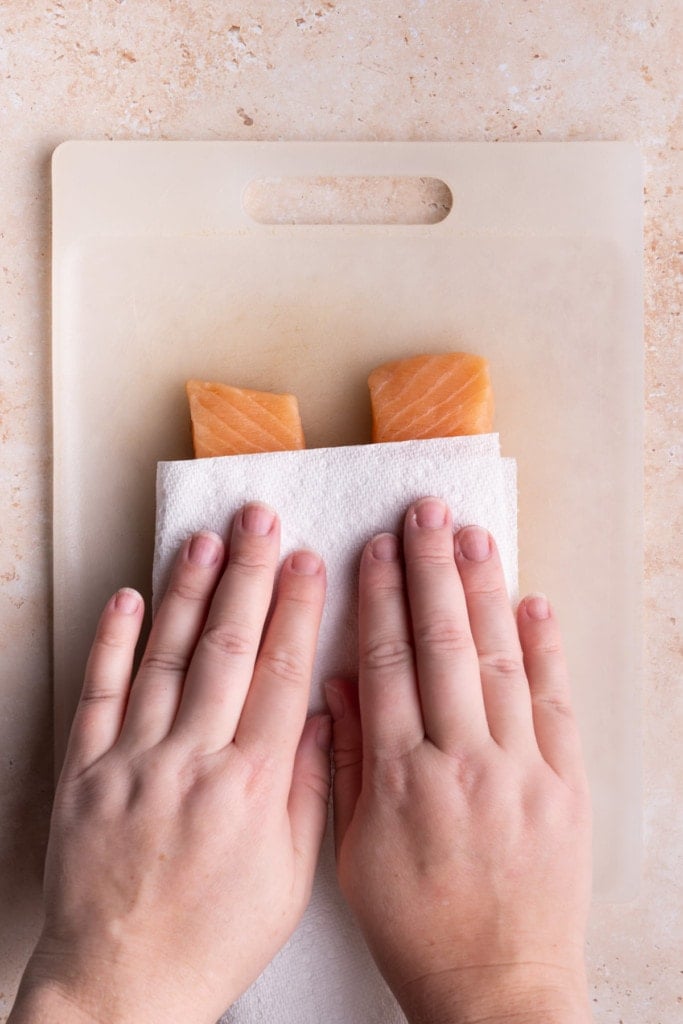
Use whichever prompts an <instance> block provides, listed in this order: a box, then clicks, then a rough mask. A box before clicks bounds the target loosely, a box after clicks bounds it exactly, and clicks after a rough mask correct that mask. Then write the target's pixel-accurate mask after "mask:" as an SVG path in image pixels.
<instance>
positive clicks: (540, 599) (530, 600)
mask: <svg viewBox="0 0 683 1024" xmlns="http://www.w3.org/2000/svg"><path fill="white" fill-rule="evenodd" d="M524 607H525V609H526V613H527V615H528V616H529V618H530V619H536V620H537V621H538V622H540V621H542V620H543V619H549V618H550V605H549V604H548V598H547V597H546V596H545V594H527V596H526V597H525V598H524Z"/></svg>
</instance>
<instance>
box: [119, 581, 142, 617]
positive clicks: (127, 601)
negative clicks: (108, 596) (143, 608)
mask: <svg viewBox="0 0 683 1024" xmlns="http://www.w3.org/2000/svg"><path fill="white" fill-rule="evenodd" d="M140 600H141V598H140V595H139V594H138V592H137V590H131V589H130V587H123V589H122V590H119V592H118V594H117V595H116V598H115V600H114V607H115V608H116V611H117V612H123V614H124V615H133V613H134V612H136V611H137V610H138V608H139V607H140Z"/></svg>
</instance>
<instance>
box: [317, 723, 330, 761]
mask: <svg viewBox="0 0 683 1024" xmlns="http://www.w3.org/2000/svg"><path fill="white" fill-rule="evenodd" d="M315 741H316V743H317V744H318V746H319V747H320V749H321V750H324V751H325V753H327V751H328V750H329V749H330V743H331V742H332V719H331V718H330V716H329V715H323V716H322V718H321V719H320V721H319V722H318V730H317V732H316V734H315Z"/></svg>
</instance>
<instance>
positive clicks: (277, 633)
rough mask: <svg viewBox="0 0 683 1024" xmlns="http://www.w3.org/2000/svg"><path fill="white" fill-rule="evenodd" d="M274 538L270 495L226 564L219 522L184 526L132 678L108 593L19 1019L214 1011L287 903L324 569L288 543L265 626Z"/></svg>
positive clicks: (301, 818)
mask: <svg viewBox="0 0 683 1024" xmlns="http://www.w3.org/2000/svg"><path fill="white" fill-rule="evenodd" d="M278 557H279V524H278V521H277V518H276V517H275V516H274V515H272V514H271V513H270V510H268V509H267V508H265V506H258V505H252V506H247V507H246V508H245V509H244V510H243V511H242V512H241V514H239V515H238V516H237V517H236V520H235V524H234V528H233V531H232V537H231V541H230V552H229V556H228V558H227V564H226V567H225V571H222V570H223V564H224V549H223V544H222V542H221V540H220V538H219V537H217V536H216V535H215V534H205V533H200V534H197V535H196V536H195V537H194V538H192V539H191V540H189V541H187V542H186V543H185V544H184V545H183V547H182V549H181V551H180V554H179V556H178V559H177V561H176V564H175V567H174V570H173V575H172V579H171V582H170V586H169V588H168V592H167V593H166V595H165V597H164V599H163V601H162V603H161V605H160V607H159V611H158V614H157V616H156V618H155V621H154V624H153V627H152V630H151V634H150V638H149V643H148V645H147V648H146V651H145V653H144V657H143V658H142V662H141V666H140V670H139V672H138V673H137V676H136V678H135V681H134V683H133V685H132V687H130V686H129V683H130V675H131V666H132V661H133V654H134V648H135V645H136V641H137V639H138V636H139V632H140V627H141V622H142V601H141V599H140V598H139V596H138V595H137V594H135V593H134V592H131V591H121V592H120V593H119V594H118V595H117V596H116V597H114V598H112V600H111V601H110V602H109V603H108V605H107V607H106V608H105V611H104V613H103V615H102V618H101V620H100V624H99V627H98V631H97V636H96V639H95V642H94V645H93V648H92V651H91V654H90V659H89V661H88V667H87V671H86V678H85V685H84V687H83V693H82V696H81V701H80V704H79V706H78V710H77V712H76V716H75V720H74V724H73V728H72V733H71V738H70V743H69V748H68V753H67V757H66V762H65V765H64V769H63V772H62V776H61V779H60V781H59V786H58V790H57V794H56V798H55V806H54V812H53V820H52V828H51V833H50V841H49V848H48V855H47V864H46V876H45V901H46V923H45V928H44V931H43V934H42V936H41V938H40V940H39V942H38V946H37V948H36V951H35V953H34V954H33V957H32V958H31V961H30V963H29V966H28V968H27V971H26V974H25V977H24V981H23V983H22V989H21V992H20V996H19V999H18V1001H17V1005H16V1007H15V1011H14V1013H13V1015H12V1018H11V1020H12V1022H13V1024H14V1022H15V1021H16V1022H17V1024H19V1022H21V1021H24V1020H26V1021H28V1020H31V1021H32V1022H35V1021H38V1020H43V1019H44V1020H46V1021H47V1020H49V1021H50V1022H51V1024H56V1022H60V1021H67V1020H68V1021H70V1022H71V1021H76V1020H78V1021H80V1020H81V1019H83V1020H88V1021H89V1022H92V1021H98V1022H99V1021H103V1022H104V1021H106V1022H107V1024H112V1022H118V1021H126V1022H130V1021H132V1020H136V1021H140V1022H144V1024H153V1022H157V1021H159V1022H161V1021H163V1022H168V1021H183V1022H184V1024H191V1022H195V1021H196V1022H202V1024H212V1022H213V1021H215V1020H216V1019H217V1018H218V1017H219V1016H220V1014H221V1013H222V1012H223V1011H224V1010H225V1008H226V1007H227V1006H228V1005H229V1004H230V1003H232V1002H233V1001H234V1000H235V999H236V998H237V997H238V996H239V995H240V994H241V993H242V992H244V990H245V989H246V988H247V987H248V986H249V985H250V984H251V982H252V981H253V980H254V979H255V978H256V977H257V975H258V974H259V973H260V972H261V971H262V970H263V968H264V967H265V966H266V964H267V963H268V962H269V961H270V960H271V958H272V957H273V956H274V954H275V953H276V952H277V950H278V949H279V948H280V947H281V946H282V945H283V943H284V942H285V941H286V939H287V938H288V937H289V936H290V934H291V933H292V931H293V930H294V928H295V927H296V925H297V923H298V922H299V919H300V918H301V916H302V914H303V911H304V909H305V906H306V904H307V902H308V899H309V895H310V889H311V884H312V880H313V874H314V869H315V864H316V860H317V856H318V852H319V847H320V843H321V840H322V836H323V832H324V828H325V821H326V814H327V802H328V790H329V742H330V720H329V717H327V716H318V717H316V718H314V719H311V720H310V721H308V722H305V719H306V708H307V702H308V692H309V687H310V679H311V670H312V664H313V657H314V651H315V646H316V640H317V632H318V626H319V622H320V616H321V612H322V606H323V600H324V592H325V575H324V569H323V566H322V564H321V561H320V559H319V558H318V557H317V555H314V554H313V553H312V552H298V553H295V554H294V555H292V556H290V557H289V558H288V559H286V561H285V563H284V565H283V567H282V571H281V575H280V578H279V583H278V587H277V596H276V599H275V602H274V608H273V610H272V617H271V618H270V621H269V624H268V627H267V629H266V630H265V636H264V638H263V642H262V644H261V639H262V634H263V632H264V622H265V620H266V615H267V614H268V611H269V605H270V602H271V594H272V590H273V581H274V577H275V572H276V567H277V563H278ZM214 591H215V593H214ZM260 644H261V646H259V645H260Z"/></svg>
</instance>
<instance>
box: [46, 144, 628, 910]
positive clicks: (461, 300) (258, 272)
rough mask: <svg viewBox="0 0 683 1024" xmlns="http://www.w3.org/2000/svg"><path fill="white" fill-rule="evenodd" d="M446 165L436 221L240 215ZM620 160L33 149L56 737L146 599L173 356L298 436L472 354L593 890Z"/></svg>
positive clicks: (624, 360)
mask: <svg viewBox="0 0 683 1024" xmlns="http://www.w3.org/2000/svg"><path fill="white" fill-rule="evenodd" d="M368 175H381V176H420V177H432V178H436V179H440V180H441V181H443V182H445V183H446V184H447V185H448V186H449V188H450V190H451V193H452V196H453V205H452V209H451V211H450V213H449V215H448V216H447V217H446V218H445V219H444V220H442V221H441V222H440V223H435V224H403V225H395V224H363V223H361V224H349V223H345V224H339V223H333V224H323V223H317V224H316V223H314V224H303V225H302V224H277V225H266V224H262V223H256V222H255V221H254V220H252V219H251V217H250V216H249V215H248V214H247V213H246V212H245V210H244V209H243V206H242V196H243V193H244V190H245V188H246V187H247V186H248V184H249V183H250V182H251V181H253V180H256V179H264V178H287V177H289V176H295V177H302V176H303V177H308V176H315V177H319V176H341V177H348V178H353V177H355V176H368ZM641 175H642V169H641V159H640V155H639V153H638V151H637V150H636V149H634V148H633V147H632V146H630V145H626V144H620V143H602V142H600V143H567V144H565V143H537V144H533V143H504V144H487V143H482V144H480V143H442V142H439V143H241V142H240V143H232V142H215V143H203V142H202V143H186V142H149V143H145V142H142V143H140V142H131V143H126V142H113V143H106V142H70V143H66V144H64V145H62V146H60V147H59V149H58V150H57V151H56V153H55V156H54V161H53V186H54V194H53V358H54V365H53V376H54V609H55V611H54V652H55V730H56V760H57V764H58V765H59V763H60V762H61V758H62V755H63V749H64V743H65V739H66V735H67V732H68V726H69V723H70V720H71V716H72V713H73V708H74V703H75V700H76V697H77V693H78V690H79V687H80V681H81V677H82V671H83V666H84V662H85V657H86V654H87V649H88V646H89V643H90V639H91V636H92V633H93V629H94V625H95V622H96V619H97V616H98V613H99V609H100V608H101V606H102V605H103V604H104V602H105V601H106V599H107V597H108V596H109V595H110V594H111V593H112V592H113V591H114V590H115V589H116V588H117V587H119V586H121V585H125V584H127V585H131V586H136V587H138V588H139V589H140V590H141V591H142V592H143V593H144V594H146V595H147V596H149V587H150V573H151V563H152V550H153V538H154V482H155V464H156V462H157V460H160V459H177V458H183V457H186V456H187V457H189V456H190V455H191V449H190V435H189V425H188V414H187V408H186V400H185V395H184V389H183V386H184V381H185V380H186V379H187V378H189V377H200V378H205V379H217V380H224V381H226V382H231V383H235V384H238V385H244V386H248V387H256V388H264V389H273V390H282V391H291V392H294V393H295V394H296V395H297V396H298V397H299V400H300V404H301V409H302V415H303V420H304V428H305V431H306V436H307V440H308V444H309V446H311V447H313V446H318V445H327V444H343V443H358V442H362V441H364V440H368V439H369V412H368V400H367V390H366V384H365V379H366V376H367V373H368V371H369V370H370V369H371V368H372V367H373V366H375V365H376V364H377V363H379V362H381V361H383V360H386V359H389V358H394V357H398V356H402V355H407V354H412V353H416V352H420V351H445V350H449V349H460V350H469V351H473V352H479V353H482V354H485V355H486V356H487V357H488V358H489V360H490V362H491V370H492V378H493V384H494V389H495V394H496V399H497V415H496V429H497V430H499V431H500V434H501V438H502V448H503V454H504V455H511V456H514V457H515V458H516V459H517V460H518V466H519V544H520V590H521V592H522V593H523V592H524V591H526V590H528V589H541V590H545V591H546V592H547V593H548V594H549V595H550V596H551V598H552V600H553V601H554V603H555V605H556V607H557V609H558V611H559V614H560V616H561V619H562V622H563V625H564V629H565V633H566V638H567V647H568V654H569V660H570V667H571V670H572V676H573V684H574V691H575V695H576V703H577V707H578V713H579V718H580V725H581V730H582V736H583V742H584V748H585V753H586V757H587V762H588V768H589V775H590V781H591V788H592V793H593V803H594V813H595V871H594V879H595V880H594V890H595V895H596V897H598V898H602V899H610V900H612V899H624V898H630V897H632V896H633V895H635V892H636V888H637V883H638V877H639V860H640V846H641V841H640V825H641V800H640V767H639V721H640V691H639V673H640V665H641V624H640V604H641V596H640V588H641V576H642V569H641V553H642V537H641V493H642V483H641V480H642V382H643V353H642V280H641V276H642V275H641V252H642V223H641V216H642V214H641V211H642V181H641Z"/></svg>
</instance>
